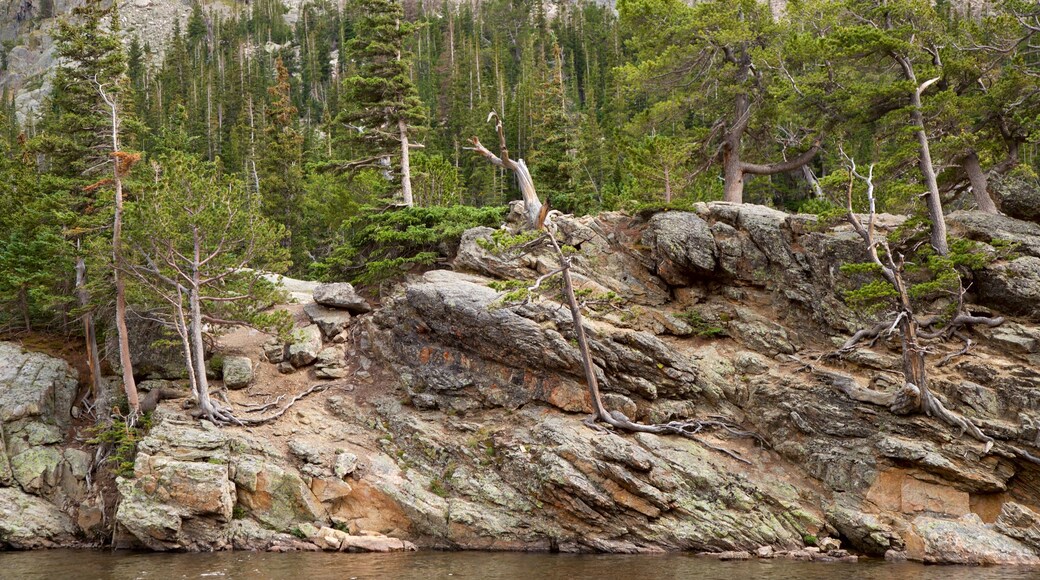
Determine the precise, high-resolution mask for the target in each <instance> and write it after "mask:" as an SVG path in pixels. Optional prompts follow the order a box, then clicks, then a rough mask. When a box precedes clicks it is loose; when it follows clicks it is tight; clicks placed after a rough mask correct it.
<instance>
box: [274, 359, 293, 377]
mask: <svg viewBox="0 0 1040 580" xmlns="http://www.w3.org/2000/svg"><path fill="white" fill-rule="evenodd" d="M278 372H280V373H282V374H283V375H291V374H292V373H294V372H296V367H294V366H292V363H290V362H288V361H286V362H280V363H278Z"/></svg>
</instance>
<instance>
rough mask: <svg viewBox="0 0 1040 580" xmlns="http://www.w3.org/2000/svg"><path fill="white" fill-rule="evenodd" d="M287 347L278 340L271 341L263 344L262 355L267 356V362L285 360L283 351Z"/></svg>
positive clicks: (274, 362)
mask: <svg viewBox="0 0 1040 580" xmlns="http://www.w3.org/2000/svg"><path fill="white" fill-rule="evenodd" d="M286 350H288V347H287V346H286V345H284V344H282V343H280V342H277V341H275V342H273V343H268V344H265V345H264V357H266V358H267V362H269V363H271V364H278V363H280V362H282V361H284V360H285V351H286Z"/></svg>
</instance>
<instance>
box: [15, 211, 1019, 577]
mask: <svg viewBox="0 0 1040 580" xmlns="http://www.w3.org/2000/svg"><path fill="white" fill-rule="evenodd" d="M555 220H556V224H557V225H558V227H559V232H560V235H561V237H562V238H563V239H562V240H561V241H562V242H563V243H565V244H567V245H568V246H571V247H573V248H574V249H575V252H574V253H573V258H574V273H575V280H576V284H577V285H578V286H579V291H580V295H581V297H582V300H584V301H585V302H586V310H587V319H586V329H585V330H586V333H587V335H588V336H589V341H590V348H591V351H592V354H593V359H594V363H595V367H596V368H595V371H596V373H597V375H598V377H599V379H600V382H601V387H602V390H603V398H604V400H605V402H606V404H607V406H608V407H609V408H610V409H611V410H615V411H620V412H623V413H624V414H625V415H626V416H628V417H629V418H631V419H633V420H638V421H644V422H654V423H659V422H666V421H671V420H680V419H681V420H699V421H701V429H700V430H699V431H698V432H697V433H696V434H694V435H695V437H692V438H684V437H676V436H662V435H651V434H631V433H623V432H617V431H605V430H596V429H593V428H590V426H589V425H587V424H586V423H585V419H586V418H587V416H588V414H589V413H590V412H591V409H592V407H591V401H590V398H589V394H588V392H587V389H586V387H585V384H584V373H583V368H582V363H581V359H580V355H579V352H578V349H577V346H576V344H575V340H574V337H575V332H574V330H575V329H574V328H573V323H572V319H571V317H570V315H569V312H568V311H567V310H566V308H564V307H562V306H561V304H560V303H559V302H557V301H555V300H554V296H553V292H552V290H550V291H548V292H547V293H545V295H543V296H542V297H541V298H536V299H531V300H528V301H524V302H522V303H509V302H506V301H504V300H503V298H504V296H505V291H503V290H501V288H503V287H504V286H506V287H516V286H526V285H529V284H531V283H532V281H533V280H535V279H536V278H538V277H539V276H541V275H544V274H546V273H548V272H551V271H552V270H554V269H555V268H556V265H557V262H556V258H555V256H554V255H553V254H552V252H551V251H548V250H547V249H545V248H535V249H533V250H531V251H529V252H528V253H526V254H522V255H518V254H516V253H511V252H510V251H509V250H507V251H505V252H503V253H494V252H492V251H491V250H490V249H489V248H491V247H493V246H494V238H492V234H493V230H490V229H488V228H477V229H474V230H470V231H469V232H466V234H465V235H463V237H462V242H461V247H460V248H459V251H458V254H457V256H458V257H457V259H456V261H455V267H456V270H455V271H449V270H437V271H431V272H427V273H425V274H424V275H421V276H415V277H412V278H410V279H408V280H406V281H404V282H402V283H401V284H400V285H399V286H398V287H397V288H396V289H395V290H394V291H392V292H390V293H388V294H387V295H386V296H384V297H383V299H382V301H381V306H380V307H379V308H378V309H376V310H375V311H374V312H372V313H369V314H362V315H358V316H345V317H343V319H342V320H339V319H336V320H330V319H329V318H327V317H328V316H330V315H334V314H335V313H336V312H343V313H344V314H345V311H342V310H338V311H337V310H333V309H331V308H330V307H321V308H320V309H319V304H307V305H305V306H304V307H296V308H297V310H295V311H294V312H295V313H296V315H297V321H298V322H299V323H300V324H307V323H312V324H309V325H307V326H305V327H303V328H302V329H298V330H297V335H296V338H295V340H294V341H293V343H292V344H291V345H284V344H280V343H277V342H271V343H267V344H261V343H257V344H256V345H254V346H255V351H256V355H255V356H254V357H253V359H254V360H257V359H258V360H260V361H262V362H260V363H259V366H258V367H257V368H256V374H255V376H254V379H253V382H252V383H251V384H250V386H249V388H248V389H242V390H236V391H232V392H231V393H229V397H231V400H232V402H234V403H236V405H237V404H242V405H244V404H246V403H248V404H249V405H251V407H245V406H240V407H238V408H239V409H242V410H243V411H242V413H248V412H250V410H255V409H256V408H258V407H262V406H264V405H267V406H268V408H271V409H275V408H279V407H281V406H283V405H285V404H286V403H287V402H288V401H293V404H294V405H295V406H293V407H292V408H289V409H287V410H286V412H285V413H284V415H281V416H280V418H279V419H277V420H276V421H274V422H272V423H270V424H265V425H252V426H241V427H240V426H229V427H224V428H220V429H218V428H216V427H214V426H212V425H210V424H209V423H207V422H205V421H198V420H196V419H192V418H191V417H190V415H188V414H185V413H184V411H183V410H181V409H179V408H178V407H177V406H175V405H173V404H171V403H163V404H161V406H160V409H159V410H158V411H157V412H156V415H155V424H154V427H153V428H152V431H151V432H150V434H149V435H148V437H147V438H146V439H145V440H144V441H143V442H142V443H141V444H140V446H139V448H138V451H139V453H138V455H137V458H136V461H135V469H134V471H135V474H134V477H133V478H127V479H124V480H121V481H120V482H119V489H120V492H121V496H122V502H121V504H120V507H119V511H118V512H117V514H116V518H115V519H116V521H117V522H118V524H119V526H120V528H119V529H120V532H121V533H120V534H119V537H120V538H121V541H122V543H123V544H124V545H136V546H144V547H148V548H151V549H157V550H213V549H224V548H235V549H271V550H279V551H283V550H330V551H332V550H360V549H366V550H376V551H382V550H407V549H411V548H412V547H413V546H418V547H420V548H425V547H436V548H473V549H509V550H560V551H602V552H621V553H641V552H656V551H661V550H690V551H697V552H710V553H715V554H717V555H718V557H720V558H724V559H744V558H750V557H752V555H757V557H762V558H769V557H790V558H795V559H804V560H831V561H833V560H843V559H845V558H849V557H850V556H849V552H848V551H846V550H850V551H853V552H857V553H865V554H870V555H874V556H885V557H888V558H891V559H900V558H910V559H914V560H921V561H926V562H936V563H964V564H997V563H1008V564H1032V563H1038V562H1040V560H1038V557H1040V556H1038V554H1040V532H1038V531H1037V529H1038V526H1040V518H1038V516H1037V515H1036V514H1037V513H1040V492H1038V491H1036V490H1037V489H1038V488H1037V486H1036V483H1035V481H1036V478H1037V477H1038V474H1040V471H1038V470H1037V467H1036V465H1035V464H1034V461H1035V459H1034V457H1035V456H1037V455H1040V451H1038V450H1037V441H1038V436H1040V402H1038V401H1037V399H1036V397H1035V396H1034V394H1035V392H1037V390H1038V389H1040V373H1038V372H1036V371H1035V369H1036V368H1037V365H1038V364H1040V359H1038V356H1040V355H1038V349H1040V328H1038V327H1037V325H1036V322H1037V320H1036V316H1037V308H1038V305H1040V297H1038V296H1036V295H1035V294H1031V292H1035V288H1036V287H1037V285H1031V284H1029V283H1028V280H1029V276H1028V269H1026V270H1023V269H1022V268H1023V267H1024V266H1028V265H1029V264H1031V262H1029V260H1035V259H1040V253H1034V252H1033V250H1031V249H1030V248H1031V247H1032V245H1031V244H1033V243H1034V241H1033V240H1032V239H1031V236H1033V235H1034V233H1033V230H1032V227H1033V225H1032V224H1026V223H1025V222H1017V221H1015V220H1012V219H1011V218H1006V217H1001V216H995V217H994V216H985V215H983V214H977V213H975V212H960V213H958V214H955V215H953V216H951V218H950V223H951V231H954V232H955V233H958V234H959V235H964V236H968V237H971V238H972V239H974V240H976V241H978V242H979V243H980V244H983V246H982V248H983V250H984V251H986V252H989V253H991V255H993V256H994V257H995V259H994V260H993V261H991V262H990V263H989V264H987V265H985V266H984V267H983V268H982V269H981V270H980V271H978V272H975V273H974V282H973V284H972V288H971V293H969V294H968V295H967V296H966V300H967V302H968V307H969V308H970V309H973V310H979V311H985V312H995V313H1000V314H1005V315H1007V316H1008V317H1009V319H1008V320H1007V322H1005V324H1004V325H1002V326H998V327H996V328H975V329H965V331H964V332H965V333H967V334H966V336H969V337H970V338H971V339H972V348H971V349H970V350H969V351H967V352H966V353H958V352H957V351H959V350H960V349H961V347H962V346H963V343H957V344H953V343H950V344H944V343H941V342H934V343H931V345H930V348H931V352H930V354H929V372H930V376H931V388H932V390H933V391H934V393H935V395H936V396H937V397H939V398H940V399H941V400H942V401H943V402H944V404H945V405H946V406H947V407H948V408H949V409H952V410H953V411H954V412H957V413H960V414H962V415H965V416H968V417H971V418H972V419H973V421H974V422H975V423H976V424H978V425H979V426H980V427H981V428H982V430H983V431H984V432H985V433H986V434H988V435H989V436H991V437H993V438H994V440H995V441H994V445H993V446H992V448H988V447H987V446H985V445H983V444H981V443H979V442H977V441H975V440H974V439H970V438H968V437H966V436H964V435H963V434H962V433H958V432H957V431H956V430H953V429H951V428H950V427H949V426H948V425H946V424H945V423H941V422H939V421H938V420H937V419H935V418H932V417H927V416H923V415H896V414H893V413H892V412H890V411H889V409H888V408H887V407H885V406H881V405H876V404H872V403H870V402H869V401H870V400H871V397H870V396H862V393H861V396H859V397H858V398H857V399H855V400H854V399H852V398H850V396H849V395H848V394H847V393H846V392H845V390H843V389H842V388H838V387H836V386H835V385H834V384H833V381H831V380H830V379H827V377H828V376H833V375H834V374H841V375H847V376H849V377H852V378H854V379H855V380H857V381H859V382H860V383H861V385H862V386H861V388H862V389H863V390H864V391H869V393H873V394H874V395H878V396H881V395H884V394H886V393H893V392H895V390H896V389H898V388H900V387H901V386H902V381H901V378H900V376H899V373H900V372H901V368H902V367H901V358H900V352H899V344H898V341H897V340H895V339H893V338H886V337H882V338H881V339H879V340H878V341H877V342H876V344H873V345H868V346H864V347H862V348H860V349H859V350H857V351H855V352H850V353H844V354H842V355H841V356H832V355H831V353H833V352H834V350H835V348H836V347H837V346H838V345H840V344H842V343H843V342H844V340H845V339H846V338H847V337H848V336H849V334H850V333H851V332H852V331H854V330H855V329H857V328H861V327H863V326H865V325H868V324H869V323H870V322H871V321H870V320H866V319H863V318H861V317H860V316H859V315H857V313H855V312H854V311H853V310H851V309H850V308H848V307H847V306H846V305H845V304H844V303H843V301H842V300H841V292H840V289H841V288H844V287H849V286H851V285H853V284H854V283H855V282H857V280H852V279H849V278H847V277H846V275H845V274H843V273H842V271H841V269H840V266H841V264H843V263H849V262H861V261H863V260H864V255H863V249H862V242H861V241H860V240H859V239H858V237H857V236H856V234H855V233H854V232H852V231H851V230H849V229H848V228H847V227H845V226H840V225H839V226H836V227H826V226H824V225H822V224H819V223H817V221H816V219H815V218H814V217H812V216H798V215H788V214H784V213H782V212H778V211H775V210H771V209H768V208H762V207H756V206H750V205H742V206H737V205H732V204H725V203H712V204H700V205H698V206H697V207H696V208H695V210H694V211H692V212H684V213H683V212H674V213H666V214H658V215H656V216H653V217H651V218H649V219H642V218H639V217H632V216H626V215H623V214H619V213H607V214H602V215H600V216H595V217H586V218H579V219H575V218H571V217H567V216H558V217H556V218H555ZM994 220H996V221H994ZM902 222H903V219H902V218H899V217H895V216H880V219H879V227H881V228H882V229H886V230H887V229H891V228H893V227H896V226H898V225H900V224H901V223H902ZM995 240H1008V242H1007V243H1006V242H997V241H995ZM1008 243H1012V244H1017V246H1015V247H1016V248H1018V249H1017V250H1015V252H1017V255H1014V254H1009V253H1008V252H1007V249H1008ZM1038 247H1040V246H1038ZM1001 272H1005V274H1004V275H1003V277H1001ZM1023 272H1024V273H1023ZM504 280H520V281H521V282H520V284H516V283H505V284H504V286H503V282H504ZM1001 284H1003V286H1000V285H1001ZM323 292H324V291H323ZM338 293H339V291H338V290H337V292H335V293H331V294H330V295H333V294H335V295H338ZM315 295H316V297H317V296H319V295H321V296H322V300H319V301H318V302H319V303H320V302H322V301H324V302H326V303H329V302H331V299H326V297H325V296H324V295H323V293H321V292H317V291H316V292H315ZM338 303H339V304H342V303H343V302H338ZM359 308H361V307H359ZM348 323H349V324H350V325H351V326H350V329H349V333H348V332H344V331H343V329H344V325H346V324H348ZM344 337H349V339H348V338H344ZM245 348H246V347H244V346H243V345H237V349H238V350H237V351H236V352H238V353H239V354H248V353H247V352H245V351H244V350H243V349H245ZM823 355H828V356H823ZM944 358H946V359H947V360H946V362H945V363H944V364H943V365H942V366H940V365H938V363H939V362H940V361H941V360H943V359H944ZM225 360H227V359H225ZM290 363H291V364H290ZM274 364H278V365H280V366H279V370H285V371H287V372H292V371H293V366H294V365H295V366H296V367H297V369H298V370H297V371H296V372H293V373H292V374H291V375H289V376H284V377H283V376H281V375H279V374H278V371H276V370H274V366H273V365H274ZM286 367H288V368H286ZM827 373H831V374H830V375H827ZM227 375H228V373H227V370H226V369H225V380H227ZM315 378H318V379H324V380H323V381H319V382H317V383H311V382H310V381H313V380H314V379H315ZM45 382H46V381H45ZM315 385H317V386H315ZM41 388H43V389H44V390H46V387H41ZM869 393H868V394H869ZM304 395H306V397H305V398H304ZM261 396H262V397H264V398H263V399H262V400H261V401H254V400H252V399H251V397H261ZM47 397H49V395H48V396H44V397H43V398H42V400H44V401H46V400H50V399H48V398H47ZM297 397H300V398H297ZM26 400H28V399H25V398H19V401H18V402H19V404H22V403H24V401H26ZM259 403H263V405H261V404H259ZM39 406H41V408H42V407H44V406H46V403H45V402H41V403H39ZM12 408H13V407H12ZM3 409H4V407H0V410H3ZM55 425H57V423H55ZM731 426H732V427H731ZM33 429H35V430H34V431H32V434H31V435H32V437H34V438H35V439H33V441H36V442H37V443H34V444H33V445H35V446H37V447H42V448H44V449H48V448H51V449H52V450H53V451H57V450H59V449H60V448H59V447H56V442H57V441H60V437H58V438H55V434H54V431H53V430H50V431H48V430H47V428H33ZM4 433H5V436H6V434H7V430H6V426H5V431H4ZM19 437H21V438H23V439H25V440H26V441H28V438H29V437H30V434H28V432H26V434H24V435H21V436H19ZM29 447H32V445H29V446H27V447H26V448H25V449H27V448H29ZM6 449H7V450H8V451H10V449H11V443H10V440H8V441H7V447H6ZM25 449H23V448H18V451H19V452H23V451H24V450H25ZM66 451H67V450H66ZM66 451H62V452H60V453H57V454H55V453H51V452H49V451H46V450H43V451H38V452H36V453H35V454H34V455H31V456H26V457H25V460H26V461H24V462H18V465H19V467H18V470H19V471H18V472H19V473H20V474H21V475H17V476H16V475H15V470H14V469H12V467H13V466H14V462H12V461H7V462H5V463H0V478H2V477H6V478H7V479H6V480H4V481H8V482H11V483H10V484H8V485H18V486H19V487H18V490H17V491H18V492H19V493H21V494H25V495H29V494H42V495H43V497H46V492H45V491H42V492H41V491H39V490H40V489H43V490H46V489H48V487H47V486H48V485H51V484H50V483H48V482H49V481H53V480H54V478H53V476H51V475H48V474H50V473H52V468H51V467H46V468H40V469H37V468H35V467H33V468H31V469H30V468H27V467H24V466H32V465H37V464H39V465H46V466H54V465H56V464H69V465H71V464H73V463H76V462H77V461H79V459H78V458H76V457H74V456H67V455H66V454H65V453H66ZM3 465H7V466H9V467H8V471H7V472H4V471H3V467H2V466H3ZM62 469H64V468H62ZM30 472H31V473H30ZM4 473H9V475H6V476H5V475H4ZM63 473H64V472H63ZM27 474H28V475H27ZM32 474H37V476H35V477H32V476H31V475H32ZM48 478H50V479H48ZM23 480H24V483H23ZM25 487H28V489H25ZM12 489H13V488H12ZM30 490H31V491H30ZM30 497H38V496H37V495H31V496H30ZM41 518H42V519H43V520H47V518H46V517H43V516H41ZM55 521H57V522H59V523H57V524H55V523H54V522H55ZM63 523H64V522H62V521H61V520H60V518H59V519H58V520H53V521H51V523H50V528H48V529H49V530H50V531H49V532H47V533H49V534H50V535H49V536H46V535H45V536H43V537H50V538H61V537H63V536H62V535H61V534H62V533H64V530H65V528H64V527H63ZM34 525H35V524H34ZM40 525H41V526H42V525H43V524H40ZM0 529H4V528H2V527H0ZM26 529H29V528H26ZM41 529H43V528H41ZM55 541H57V542H59V543H60V540H55ZM843 548H844V549H843Z"/></svg>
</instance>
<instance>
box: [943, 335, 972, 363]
mask: <svg viewBox="0 0 1040 580" xmlns="http://www.w3.org/2000/svg"><path fill="white" fill-rule="evenodd" d="M973 346H975V341H973V340H972V339H970V338H965V339H964V348H962V349H960V350H958V351H957V352H953V353H950V354H948V355H946V356H944V357H943V358H942V360H941V361H939V364H937V365H935V366H937V367H943V366H946V365H947V364H949V363H950V361H952V360H953V359H955V358H957V357H959V356H962V355H965V354H968V351H970V350H971V347H973Z"/></svg>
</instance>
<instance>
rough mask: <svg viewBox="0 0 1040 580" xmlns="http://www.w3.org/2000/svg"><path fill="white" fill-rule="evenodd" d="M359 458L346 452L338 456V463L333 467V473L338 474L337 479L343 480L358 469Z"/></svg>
mask: <svg viewBox="0 0 1040 580" xmlns="http://www.w3.org/2000/svg"><path fill="white" fill-rule="evenodd" d="M357 466H358V457H357V455H354V454H353V453H348V452H346V451H344V452H343V453H338V454H336V461H335V463H334V464H333V465H332V472H333V473H335V474H336V477H338V478H340V479H342V478H344V477H346V476H348V475H350V474H352V473H354V471H355V470H356V469H357Z"/></svg>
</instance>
